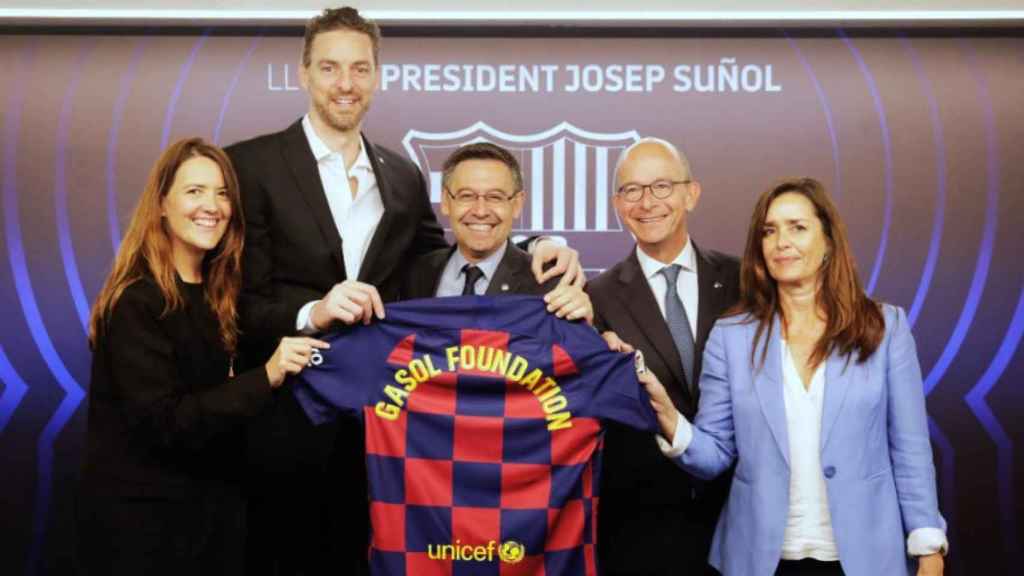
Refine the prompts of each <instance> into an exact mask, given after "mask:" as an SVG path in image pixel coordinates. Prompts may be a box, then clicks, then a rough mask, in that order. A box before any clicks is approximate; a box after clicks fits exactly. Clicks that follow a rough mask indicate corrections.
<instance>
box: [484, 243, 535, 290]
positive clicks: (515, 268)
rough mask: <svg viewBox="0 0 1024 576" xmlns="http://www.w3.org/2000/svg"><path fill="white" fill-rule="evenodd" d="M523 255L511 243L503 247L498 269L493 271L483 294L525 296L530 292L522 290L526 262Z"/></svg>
mask: <svg viewBox="0 0 1024 576" xmlns="http://www.w3.org/2000/svg"><path fill="white" fill-rule="evenodd" d="M522 256H523V254H521V253H520V251H519V249H518V248H516V247H515V246H513V245H512V244H511V243H508V245H507V246H506V247H505V255H504V256H503V257H502V259H501V262H499V263H498V267H497V268H495V269H494V277H493V278H491V282H490V283H489V284H488V285H487V291H486V292H485V294H487V295H488V296H497V295H501V294H526V293H529V292H530V291H527V290H523V287H522V285H521V284H522V282H523V279H524V275H523V269H524V268H526V267H527V265H528V262H529V261H528V260H526V261H524V259H523V258H522Z"/></svg>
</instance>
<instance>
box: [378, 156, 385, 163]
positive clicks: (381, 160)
mask: <svg viewBox="0 0 1024 576" xmlns="http://www.w3.org/2000/svg"><path fill="white" fill-rule="evenodd" d="M377 160H380V163H381V164H383V163H384V157H383V156H378V157H377Z"/></svg>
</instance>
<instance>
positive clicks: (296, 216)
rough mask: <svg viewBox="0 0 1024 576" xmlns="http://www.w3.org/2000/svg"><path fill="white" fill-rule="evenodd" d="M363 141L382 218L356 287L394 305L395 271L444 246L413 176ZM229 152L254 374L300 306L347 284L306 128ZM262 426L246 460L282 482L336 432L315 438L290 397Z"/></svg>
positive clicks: (246, 340) (278, 399) (243, 319)
mask: <svg viewBox="0 0 1024 576" xmlns="http://www.w3.org/2000/svg"><path fill="white" fill-rule="evenodd" d="M363 142H364V144H365V147H366V154H367V156H368V157H369V159H370V164H371V166H372V167H373V172H374V176H375V177H376V179H377V187H378V188H379V189H380V196H381V201H382V203H383V205H384V214H383V215H382V216H381V220H380V223H379V224H378V226H377V229H376V231H375V232H374V235H373V238H372V239H371V241H370V245H369V247H368V249H367V252H366V256H365V258H364V260H363V265H362V268H361V269H360V272H359V278H358V279H359V280H360V281H363V282H367V283H369V284H373V285H374V286H376V287H377V289H378V291H379V292H380V295H381V297H382V298H383V299H384V300H385V301H390V300H395V299H397V297H398V292H399V285H400V282H401V277H402V275H401V273H400V272H401V270H400V269H399V263H401V262H408V261H412V260H413V259H414V258H415V257H416V256H417V255H419V254H422V253H425V252H428V251H430V250H435V249H438V248H443V247H447V243H446V242H445V239H444V233H443V231H442V230H441V227H440V225H439V224H438V222H437V218H436V217H435V216H434V211H433V210H432V208H431V206H430V198H429V195H428V193H427V189H426V184H425V183H424V180H423V177H422V175H421V174H420V171H419V169H417V168H416V166H415V165H414V164H413V163H412V162H410V161H409V160H406V159H405V158H403V157H402V156H400V155H398V154H396V153H394V152H392V151H391V150H388V149H387V148H384V147H382V146H375V145H373V144H371V143H370V142H369V141H368V140H366V139H365V138H364V139H363ZM226 151H227V153H228V155H229V156H230V157H231V161H232V163H233V164H234V167H235V171H236V172H237V173H238V181H239V185H240V187H241V192H242V206H243V210H244V212H245V221H246V230H245V252H244V256H243V274H244V282H243V284H242V294H241V297H240V302H239V315H240V326H241V329H242V332H243V339H242V346H241V350H240V356H241V357H240V359H239V364H240V365H242V366H254V365H257V364H260V363H263V362H265V361H266V359H267V358H269V357H270V355H271V354H272V353H273V351H274V347H275V346H276V345H277V341H278V339H279V338H280V337H281V336H287V335H291V334H294V333H295V320H296V316H297V315H298V312H299V309H300V308H302V306H303V305H305V304H306V303H307V302H310V301H313V300H318V299H320V298H321V297H322V296H323V295H324V294H325V293H327V292H328V291H329V290H330V289H331V287H332V286H334V285H335V284H337V283H339V282H343V281H345V280H346V279H347V278H346V274H345V263H344V260H343V256H342V251H341V236H340V235H339V234H338V229H337V227H336V226H335V224H334V220H333V218H332V216H331V211H330V208H329V206H328V204H327V197H326V195H325V193H324V189H323V184H322V183H321V180H320V172H319V169H318V167H317V162H316V158H315V157H314V156H313V151H312V150H311V149H310V147H309V141H308V140H307V139H306V134H305V132H304V131H303V129H302V121H301V120H298V121H296V122H295V123H293V124H292V125H291V126H289V127H288V128H287V129H285V130H284V131H282V132H276V133H273V134H267V135H263V136H259V137H256V138H254V139H252V140H246V141H244V142H239V143H237V144H233V145H231V146H229V147H228V148H226ZM260 420H261V422H260V423H258V424H257V426H255V427H254V429H253V437H251V438H250V452H251V460H252V461H253V462H254V464H256V465H257V466H258V467H259V468H262V469H263V470H264V471H265V472H273V473H279V474H289V473H291V472H292V471H295V470H296V467H297V465H298V464H299V463H300V462H305V463H306V464H308V465H310V466H322V465H323V462H324V460H325V459H326V457H327V454H328V453H329V452H330V450H331V449H332V446H333V443H334V437H335V432H336V430H335V429H336V428H337V427H338V426H341V424H339V425H335V426H330V427H325V429H324V430H323V431H321V432H315V431H314V430H313V428H312V425H311V424H310V423H309V422H308V420H307V419H306V417H305V415H304V414H303V413H302V411H301V409H300V408H299V406H298V404H297V402H295V400H294V398H293V397H292V395H291V394H290V392H289V391H287V390H284V391H282V392H280V393H278V394H276V395H275V401H274V405H273V406H272V407H271V409H270V410H268V413H266V414H264V415H263V416H262V417H261V418H260ZM358 448H359V450H361V448H362V447H361V446H360V447H358ZM359 450H357V449H356V448H354V447H353V448H352V449H351V450H350V452H353V453H358V451H359Z"/></svg>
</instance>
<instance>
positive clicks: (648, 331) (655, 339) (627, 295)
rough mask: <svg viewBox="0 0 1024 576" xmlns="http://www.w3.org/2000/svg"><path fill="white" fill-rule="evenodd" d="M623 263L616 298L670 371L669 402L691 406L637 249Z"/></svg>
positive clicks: (674, 352)
mask: <svg viewBox="0 0 1024 576" xmlns="http://www.w3.org/2000/svg"><path fill="white" fill-rule="evenodd" d="M626 263H627V265H626V266H623V267H622V271H621V272H620V274H619V282H621V283H622V290H621V291H620V292H619V298H620V299H621V301H622V304H623V305H624V306H625V307H626V308H627V309H628V310H629V315H630V316H631V317H632V318H634V319H635V320H636V323H637V325H638V326H639V328H640V330H641V331H642V332H643V333H644V336H646V337H647V340H648V341H650V343H651V345H652V346H653V347H654V349H655V350H656V351H657V352H658V355H659V356H661V358H662V360H664V361H665V364H666V365H667V366H668V367H669V371H670V372H671V376H672V380H673V381H672V382H665V383H664V384H665V388H666V390H667V391H668V393H669V396H670V397H672V401H673V402H676V405H677V406H680V407H682V406H685V405H687V404H691V403H692V400H693V398H692V397H691V396H690V393H689V391H688V390H687V388H686V378H685V377H684V376H683V363H682V361H681V360H680V359H679V351H678V350H676V344H675V341H674V340H672V333H671V332H669V330H668V324H667V323H666V322H665V318H664V317H663V316H662V315H661V310H660V309H659V308H658V303H657V301H655V299H654V293H653V292H651V286H650V284H648V283H647V279H646V278H645V277H644V271H643V269H642V268H641V267H640V261H639V260H638V259H637V256H636V249H634V250H633V251H632V252H631V253H630V255H629V258H628V259H627V260H626Z"/></svg>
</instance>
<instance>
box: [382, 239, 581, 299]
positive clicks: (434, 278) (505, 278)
mask: <svg viewBox="0 0 1024 576" xmlns="http://www.w3.org/2000/svg"><path fill="white" fill-rule="evenodd" d="M456 249H457V247H456V246H452V247H450V248H442V249H440V250H434V251H433V252H430V253H429V254H424V255H423V256H420V257H419V258H418V259H417V260H416V262H414V263H413V265H412V266H411V267H410V268H409V271H408V273H407V274H406V275H405V280H404V281H403V283H402V298H403V299H412V298H432V297H433V296H434V295H435V294H436V293H437V286H438V284H440V283H441V274H442V273H444V267H445V265H447V264H448V259H449V258H451V255H452V253H453V252H455V250H456ZM531 264H532V257H531V256H530V255H529V254H528V253H527V252H525V251H524V250H522V249H521V248H519V247H518V246H516V245H515V244H512V243H511V242H509V243H508V247H507V248H506V249H505V256H504V257H502V259H501V262H499V263H498V267H497V268H495V269H494V278H492V279H491V282H490V284H488V285H487V291H486V292H485V294H486V295H487V296H497V295H500V294H530V295H535V296H539V295H543V294H547V293H548V292H550V291H551V290H554V288H555V287H556V286H558V281H559V279H560V278H561V276H556V277H554V278H549V279H548V281H547V282H545V283H544V284H538V283H537V279H536V278H535V277H534V276H533V270H532V269H531V268H530V266H531Z"/></svg>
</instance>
